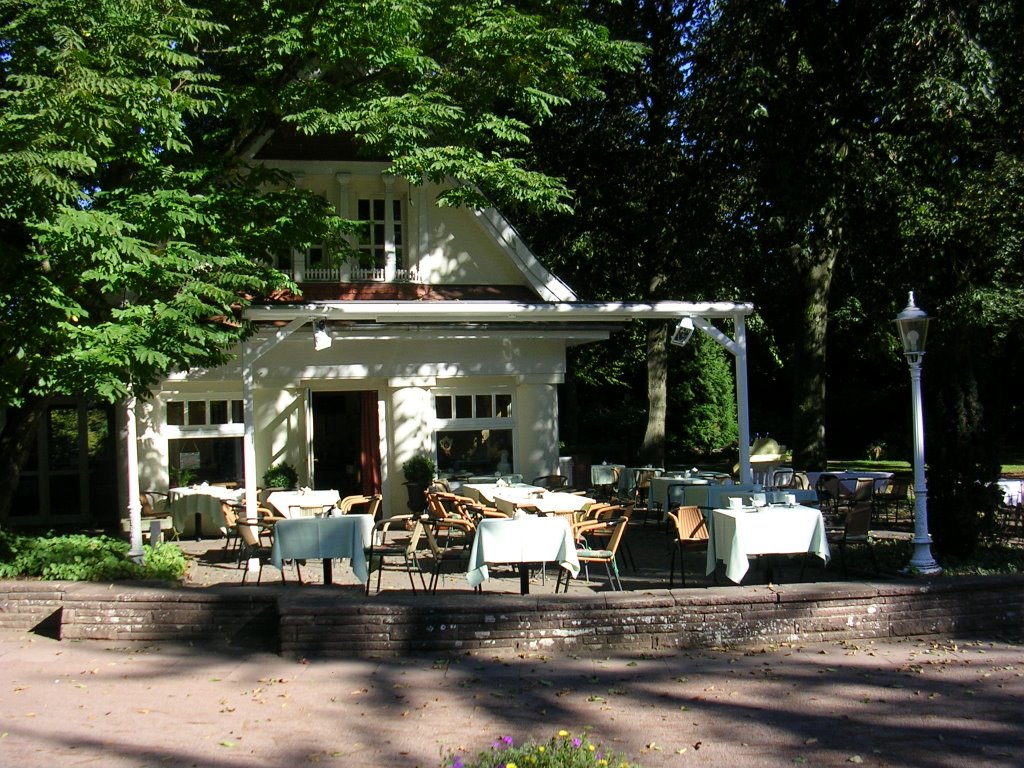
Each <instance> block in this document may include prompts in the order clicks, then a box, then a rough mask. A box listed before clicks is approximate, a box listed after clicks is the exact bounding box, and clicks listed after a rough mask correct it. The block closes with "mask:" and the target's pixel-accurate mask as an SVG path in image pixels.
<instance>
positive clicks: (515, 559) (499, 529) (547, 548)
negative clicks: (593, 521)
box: [466, 511, 580, 595]
mask: <svg viewBox="0 0 1024 768" xmlns="http://www.w3.org/2000/svg"><path fill="white" fill-rule="evenodd" d="M550 562H557V563H558V564H559V565H560V566H561V567H562V568H565V569H566V570H567V571H569V573H570V574H571V575H572V576H573V577H576V576H577V575H579V572H580V561H579V557H578V556H577V554H576V542H575V541H574V540H573V536H572V529H571V528H570V527H569V523H568V521H566V519H565V518H563V517H558V516H550V517H539V516H537V515H529V514H526V513H525V512H522V511H520V512H517V513H516V514H515V516H514V517H510V518H506V519H502V518H487V519H484V520H481V521H480V523H479V524H478V525H477V528H476V536H475V537H474V539H473V547H472V549H471V550H470V553H469V570H468V571H467V572H466V580H467V581H468V582H469V585H470V586H471V587H473V588H474V589H475V588H476V587H478V586H480V585H481V584H482V583H483V582H484V581H486V580H487V579H488V578H490V573H489V571H488V569H487V565H488V563H491V564H494V563H515V564H518V565H519V566H520V567H519V593H520V594H523V595H526V594H529V592H530V572H529V568H528V565H529V564H533V563H550Z"/></svg>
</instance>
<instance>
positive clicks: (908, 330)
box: [896, 292, 931, 360]
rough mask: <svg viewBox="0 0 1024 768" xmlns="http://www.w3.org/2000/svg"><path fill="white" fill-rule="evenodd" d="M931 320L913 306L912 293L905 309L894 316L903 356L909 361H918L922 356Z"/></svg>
mask: <svg viewBox="0 0 1024 768" xmlns="http://www.w3.org/2000/svg"><path fill="white" fill-rule="evenodd" d="M930 320H931V318H930V317H928V315H927V314H925V312H924V310H923V309H920V308H918V307H917V306H916V305H915V304H914V293H913V292H911V293H910V301H909V303H908V304H907V306H906V308H904V310H903V311H902V312H900V313H899V314H898V315H897V316H896V328H897V329H898V330H899V334H900V341H902V342H903V354H905V355H906V356H907V358H908V359H911V360H919V359H920V358H921V355H923V354H924V347H925V342H926V341H927V338H928V322H929V321H930Z"/></svg>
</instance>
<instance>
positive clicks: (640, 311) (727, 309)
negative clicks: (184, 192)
mask: <svg viewBox="0 0 1024 768" xmlns="http://www.w3.org/2000/svg"><path fill="white" fill-rule="evenodd" d="M753 311H754V307H753V305H752V304H750V303H742V302H741V303H737V302H685V301H659V302H651V303H645V302H566V301H556V302H537V303H530V302H518V301H504V300H502V301H497V300H494V301H488V300H472V301H382V300H346V301H322V302H320V301H318V302H310V303H301V304H300V303H290V304H278V305H263V304H261V305H254V306H251V307H249V308H248V309H246V311H245V317H246V319H247V320H249V321H251V322H253V323H255V324H256V326H257V333H256V334H255V335H254V336H253V337H252V338H251V339H250V340H249V341H248V342H246V344H245V345H244V346H243V349H242V387H243V401H244V408H245V423H244V439H243V462H244V474H245V498H246V504H247V507H248V509H247V514H248V516H250V517H255V516H256V503H257V499H256V495H257V475H256V450H255V426H254V419H253V412H254V410H253V389H254V377H253V367H254V364H255V363H256V361H257V360H259V358H260V357H261V356H263V355H264V354H266V353H267V352H268V351H269V350H271V349H273V348H274V347H275V346H276V345H277V344H279V343H281V342H282V341H283V340H284V339H286V338H288V337H289V336H290V335H291V334H293V333H294V332H295V331H297V330H299V329H300V328H302V327H303V326H305V325H306V324H307V323H318V322H320V321H327V322H329V323H331V325H332V326H334V327H340V328H341V330H340V331H338V333H339V334H340V335H339V338H343V337H344V335H345V334H352V335H355V336H357V337H359V338H366V337H373V336H377V335H380V336H385V335H387V334H390V333H394V332H398V331H400V330H401V329H402V328H403V327H405V328H409V327H415V328H417V329H418V330H420V331H422V330H424V329H430V330H432V331H436V332H437V333H438V334H451V333H457V332H459V330H460V329H464V330H466V329H473V328H487V329H489V330H492V331H493V330H496V329H500V328H508V329H510V330H511V329H518V330H520V331H523V330H531V331H533V330H535V331H536V333H537V334H539V335H541V334H544V333H546V332H547V333H554V332H555V331H556V330H557V331H558V332H560V333H561V335H563V336H564V335H565V332H566V331H567V330H571V329H579V330H580V334H581V338H582V337H584V336H585V335H586V334H587V332H588V329H592V330H605V331H608V330H613V329H615V328H619V327H622V326H624V325H625V324H627V323H629V322H631V321H633V320H662V321H673V320H675V321H678V322H680V323H681V324H682V325H683V326H687V327H689V326H691V325H692V327H693V328H699V329H700V330H701V331H702V332H704V333H706V334H707V335H708V336H710V337H711V338H712V339H714V340H715V341H716V342H717V343H718V344H721V345H722V346H723V347H724V348H725V349H726V350H728V351H729V352H730V353H731V354H732V355H733V357H734V359H735V366H736V367H735V371H736V404H737V414H738V426H739V467H740V478H741V480H742V481H744V482H749V481H750V479H751V465H750V419H749V408H748V402H747V400H748V398H747V350H746V328H745V320H746V318H747V316H749V315H750V314H751V313H752V312H753ZM720 319H727V320H731V321H732V325H733V328H732V333H733V335H732V336H729V335H728V334H727V333H726V332H725V331H723V330H721V329H719V328H717V327H716V326H715V325H714V321H715V320H720ZM674 338H676V339H679V340H678V341H677V342H676V343H685V338H680V337H678V336H677V337H674ZM127 427H128V440H127V442H128V456H127V458H128V465H129V466H128V469H129V472H128V474H129V477H128V499H129V504H128V505H129V518H130V522H131V538H132V551H133V553H139V554H141V552H142V532H141V509H140V506H139V502H138V498H139V493H138V490H139V481H138V477H139V475H138V455H137V446H136V434H135V432H136V430H135V421H134V404H132V403H130V404H129V407H128V423H127Z"/></svg>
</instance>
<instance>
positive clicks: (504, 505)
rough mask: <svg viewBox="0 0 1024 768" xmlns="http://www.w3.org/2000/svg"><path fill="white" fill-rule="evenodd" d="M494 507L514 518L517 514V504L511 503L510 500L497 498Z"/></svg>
mask: <svg viewBox="0 0 1024 768" xmlns="http://www.w3.org/2000/svg"><path fill="white" fill-rule="evenodd" d="M494 506H495V507H496V508H497V510H498V511H499V512H501V513H503V514H506V515H508V516H509V517H512V516H513V515H515V513H516V503H515V502H514V501H509V500H508V499H502V498H497V499H495V500H494Z"/></svg>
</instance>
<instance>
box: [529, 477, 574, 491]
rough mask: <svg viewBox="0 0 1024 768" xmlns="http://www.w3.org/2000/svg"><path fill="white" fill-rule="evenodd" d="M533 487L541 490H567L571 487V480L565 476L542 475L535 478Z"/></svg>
mask: <svg viewBox="0 0 1024 768" xmlns="http://www.w3.org/2000/svg"><path fill="white" fill-rule="evenodd" d="M533 485H536V486H537V487H539V488H565V487H566V486H567V485H569V478H568V477H565V476H564V475H541V476H540V477H535V478H533Z"/></svg>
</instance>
